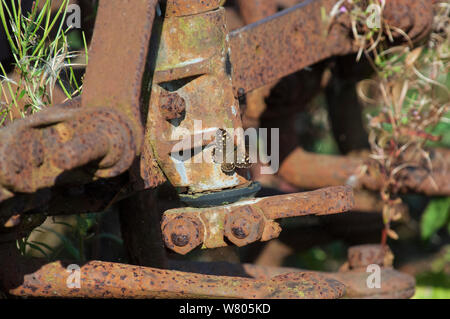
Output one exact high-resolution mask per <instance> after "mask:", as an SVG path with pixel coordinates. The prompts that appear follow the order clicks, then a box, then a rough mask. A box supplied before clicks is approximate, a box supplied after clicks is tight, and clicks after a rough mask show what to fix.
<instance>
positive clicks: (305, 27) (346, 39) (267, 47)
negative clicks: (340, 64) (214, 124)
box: [230, 0, 433, 96]
mask: <svg viewBox="0 0 450 319" xmlns="http://www.w3.org/2000/svg"><path fill="white" fill-rule="evenodd" d="M335 4H336V1H335V0H304V1H301V2H300V3H298V4H297V5H295V6H293V7H291V8H289V9H286V10H284V11H282V12H279V13H277V14H275V15H273V16H271V17H269V18H266V19H264V20H260V21H258V22H255V23H253V24H250V25H247V26H245V27H243V28H241V29H238V30H235V31H233V32H231V33H230V42H231V61H232V64H233V88H234V92H235V95H237V96H238V95H242V94H245V93H246V92H249V91H252V90H254V89H256V88H258V87H262V86H264V85H266V84H271V83H273V82H275V81H276V80H278V79H280V78H282V77H284V76H286V75H288V74H291V73H294V72H295V71H298V70H301V69H303V68H305V67H307V66H310V65H312V64H314V63H317V62H319V61H321V60H324V59H326V58H329V57H331V56H335V55H345V54H349V53H352V52H356V50H357V47H356V46H355V45H354V43H353V39H352V37H351V30H350V24H349V23H350V21H348V19H346V18H345V17H344V16H343V17H342V19H341V20H339V21H335V23H333V24H331V25H329V20H328V19H326V18H325V19H324V16H323V12H326V13H327V14H328V13H329V12H330V11H331V8H332V7H333V6H334V5H335ZM384 13H385V17H384V18H385V19H386V21H387V22H388V23H389V24H390V25H391V26H393V27H397V28H399V29H402V30H405V31H406V32H407V34H408V36H409V37H410V38H411V39H413V40H420V39H421V38H423V36H424V35H426V34H427V33H428V32H429V31H430V30H431V25H432V19H433V10H432V2H431V1H429V0H391V1H388V2H387V5H386V9H385V12H384ZM248 57H252V58H251V59H249V58H248Z"/></svg>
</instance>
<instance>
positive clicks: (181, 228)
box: [161, 214, 203, 255]
mask: <svg viewBox="0 0 450 319" xmlns="http://www.w3.org/2000/svg"><path fill="white" fill-rule="evenodd" d="M185 215H188V214H180V215H175V216H174V215H164V217H163V221H162V224H161V230H162V234H163V238H164V243H165V244H166V247H167V248H169V249H171V250H173V251H175V252H177V253H179V254H182V255H185V254H187V253H188V252H190V251H191V250H193V249H194V248H196V247H197V246H198V245H200V244H201V243H202V242H203V225H202V223H201V221H200V220H199V219H198V218H197V217H196V216H185ZM189 215H190V214H189Z"/></svg>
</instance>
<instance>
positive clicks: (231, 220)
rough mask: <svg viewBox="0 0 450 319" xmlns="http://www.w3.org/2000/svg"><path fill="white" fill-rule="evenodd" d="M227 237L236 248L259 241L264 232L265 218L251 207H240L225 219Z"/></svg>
mask: <svg viewBox="0 0 450 319" xmlns="http://www.w3.org/2000/svg"><path fill="white" fill-rule="evenodd" d="M224 228H225V236H226V237H227V238H228V239H229V240H230V241H231V242H232V243H233V244H235V245H236V246H239V247H241V246H245V245H248V244H250V243H253V242H255V241H257V240H259V239H260V238H261V236H262V233H263V230H264V218H263V216H261V214H259V213H258V212H256V211H254V210H253V209H252V208H251V207H250V206H243V207H239V208H237V209H235V210H233V211H232V212H230V213H229V214H228V215H227V217H226V219H225V225H224Z"/></svg>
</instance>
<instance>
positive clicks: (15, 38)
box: [0, 0, 87, 125]
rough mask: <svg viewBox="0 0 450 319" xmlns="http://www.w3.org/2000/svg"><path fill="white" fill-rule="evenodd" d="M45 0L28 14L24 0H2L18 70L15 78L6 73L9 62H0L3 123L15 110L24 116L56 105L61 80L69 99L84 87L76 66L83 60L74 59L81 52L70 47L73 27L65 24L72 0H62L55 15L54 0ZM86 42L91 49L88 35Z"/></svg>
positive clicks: (0, 11)
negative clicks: (70, 32)
mask: <svg viewBox="0 0 450 319" xmlns="http://www.w3.org/2000/svg"><path fill="white" fill-rule="evenodd" d="M42 1H43V3H42ZM42 1H41V0H36V1H35V2H34V3H33V7H32V10H31V12H29V13H27V14H24V12H23V11H22V5H21V1H16V0H13V1H8V3H9V4H7V1H6V0H0V18H1V23H2V25H3V28H4V30H5V33H6V35H7V38H8V42H9V45H10V47H11V50H12V54H13V57H14V68H15V70H14V71H15V73H16V76H15V77H13V78H11V77H9V76H8V75H7V74H6V71H5V66H3V65H0V70H1V72H2V76H1V78H2V80H1V85H0V96H1V98H2V100H3V101H2V105H1V108H0V125H2V124H3V123H4V122H5V120H6V119H7V118H8V117H9V119H10V120H13V111H15V113H18V114H20V115H21V116H22V117H24V116H25V115H27V114H31V113H34V112H36V111H39V110H41V109H42V108H44V107H46V106H49V105H52V103H53V92H54V89H55V86H56V84H57V83H58V84H59V85H60V87H61V89H62V90H63V91H64V93H65V95H66V96H67V98H68V99H70V98H72V97H73V96H74V95H76V94H78V93H80V92H81V90H82V87H81V85H80V84H79V83H78V82H77V80H76V77H75V74H74V71H73V67H74V66H77V65H80V64H75V63H72V60H74V59H75V58H76V57H77V56H78V55H79V53H78V52H74V51H70V49H69V45H68V41H67V34H68V32H69V31H70V30H71V27H70V26H69V27H67V28H65V27H64V24H65V20H66V19H65V18H66V11H67V6H68V4H69V0H63V1H62V4H61V6H60V7H59V9H58V11H57V12H56V14H55V15H54V16H53V13H52V9H51V8H52V0H42ZM40 5H42V8H41V9H39V8H40ZM83 39H84V35H83ZM84 44H85V51H87V50H86V48H87V46H86V41H85V39H84ZM86 53H87V52H86ZM86 59H87V54H86ZM86 62H87V60H86ZM62 72H65V73H66V77H67V78H68V82H69V83H68V84H69V86H68V87H66V85H65V84H64V83H63V81H62V77H61V73H62Z"/></svg>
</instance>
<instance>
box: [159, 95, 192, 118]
mask: <svg viewBox="0 0 450 319" xmlns="http://www.w3.org/2000/svg"><path fill="white" fill-rule="evenodd" d="M159 105H160V107H161V113H162V114H163V116H164V118H165V119H166V120H174V119H177V118H180V117H181V116H182V115H183V112H184V111H185V109H186V101H185V100H184V99H183V98H182V97H181V96H180V95H179V94H178V93H176V92H168V91H165V90H163V91H161V94H160V96H159Z"/></svg>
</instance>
